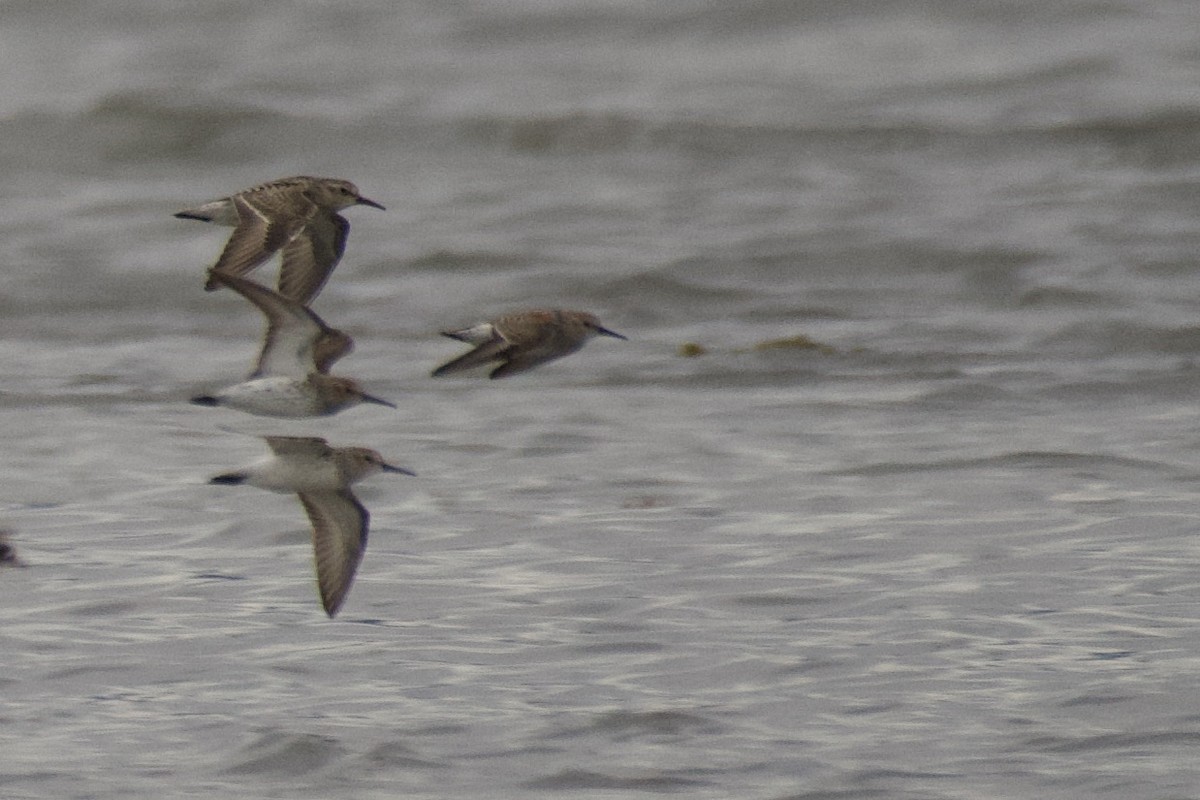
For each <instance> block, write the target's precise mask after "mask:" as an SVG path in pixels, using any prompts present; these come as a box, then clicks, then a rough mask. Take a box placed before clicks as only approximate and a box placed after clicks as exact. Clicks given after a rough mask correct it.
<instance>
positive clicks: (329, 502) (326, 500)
mask: <svg viewBox="0 0 1200 800" xmlns="http://www.w3.org/2000/svg"><path fill="white" fill-rule="evenodd" d="M263 440H264V441H266V443H267V447H268V448H270V450H271V455H270V457H268V458H267V459H265V460H263V461H260V462H257V463H255V464H251V465H250V466H248V467H245V468H244V469H241V470H238V471H237V472H227V473H224V474H222V475H217V476H215V477H213V478H211V479H210V480H209V483H213V484H224V485H239V484H247V485H249V486H257V487H259V488H261V489H267V490H269V491H272V492H280V493H284V494H292V493H295V494H297V495H298V496H299V497H300V503H301V504H302V505H303V506H304V511H305V513H306V514H307V515H308V519H309V522H311V523H312V542H313V557H314V560H315V562H316V572H317V590H318V592H319V594H320V595H321V605H322V607H324V609H325V613H326V614H328V615H329V616H330V617H333V616H334V615H336V614H337V612H338V609H340V608H341V606H342V603H343V602H344V601H345V599H346V595H347V594H348V593H349V592H350V586H351V584H353V583H354V575H355V573H356V572H357V571H358V565H359V563H360V562H361V561H362V556H363V552H364V551H365V550H366V547H367V531H368V528H369V523H370V514H368V513H367V509H366V508H365V507H364V506H363V504H362V503H360V502H359V501H358V498H356V497H355V496H354V493H353V492H352V491H351V490H350V487H351V486H352V485H353V484H355V483H357V482H358V481H360V480H362V479H363V478H366V477H368V476H370V475H374V474H375V473H377V472H396V473H400V474H403V475H412V474H413V473H412V472H410V471H409V470H406V469H404V468H402V467H396V466H392V465H391V464H389V463H387V462H386V461H384V460H383V456H381V455H379V453H378V452H376V451H374V450H370V449H368V448H365V447H330V446H329V444H328V443H327V442H326V441H325V440H324V439H320V438H317V437H309V436H264V437H263Z"/></svg>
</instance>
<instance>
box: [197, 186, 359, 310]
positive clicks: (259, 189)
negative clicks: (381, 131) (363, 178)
mask: <svg viewBox="0 0 1200 800" xmlns="http://www.w3.org/2000/svg"><path fill="white" fill-rule="evenodd" d="M354 205H359V206H371V207H372V208H379V209H382V208H383V206H381V205H380V204H379V203H376V202H375V201H374V200H368V199H367V198H365V197H363V196H362V195H361V194H359V193H358V187H357V186H355V185H354V184H353V183H350V181H343V180H339V179H337V178H310V177H307V176H299V177H295V178H283V179H281V180H277V181H271V182H270V183H264V184H262V185H261V186H255V187H253V188H250V189H246V190H245V191H241V192H238V193H237V194H234V195H230V196H229V197H222V198H221V199H220V200H213V201H212V202H210V203H205V204H204V205H201V206H197V207H196V208H190V209H187V210H185V211H180V212H179V213H178V214H176V215H175V216H176V217H179V218H180V219H198V220H201V221H202V222H211V223H213V224H214V225H230V226H233V228H234V230H233V235H232V236H230V237H229V242H228V243H227V244H226V245H225V249H224V250H223V251H222V252H221V256H220V258H218V259H217V263H216V264H215V265H213V267H212V270H211V271H210V276H209V280H208V283H207V284H205V286H204V288H205V289H208V290H209V291H211V290H213V289H216V288H218V287H219V286H220V283H219V282H217V281H215V280H213V278H212V276H211V273H212V272H218V273H224V274H227V275H245V274H246V273H247V272H249V271H250V270H252V269H254V268H255V267H257V266H258V265H259V264H262V263H263V262H265V261H266V260H267V259H269V258H270V257H271V256H272V255H274V254H275V252H276V251H278V250H282V251H283V257H282V265H281V266H280V268H279V293H280V294H282V295H283V296H284V297H289V298H291V299H292V300H295V301H296V302H298V303H308V302H309V301H311V300H312V299H313V298H314V297H316V296H317V293H318V292H319V291H321V287H322V286H324V285H325V281H326V280H327V279H328V278H329V273H331V272H332V271H333V268H334V267H336V266H337V263H338V261H339V260H341V257H342V253H343V252H345V250H346V236H347V235H348V234H349V233H350V223H349V222H347V221H346V218H345V217H343V216H341V215H340V214H338V213H337V212H338V211H340V210H341V209H343V208H348V207H349V206H354Z"/></svg>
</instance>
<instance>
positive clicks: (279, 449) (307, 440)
mask: <svg viewBox="0 0 1200 800" xmlns="http://www.w3.org/2000/svg"><path fill="white" fill-rule="evenodd" d="M263 441H265V442H266V443H267V447H269V448H270V449H271V452H272V453H274V454H275V455H277V456H281V457H286V456H309V457H313V458H330V457H332V454H333V448H332V447H330V446H329V444H328V443H327V442H326V441H325V440H324V439H322V438H320V437H319V436H264V437H263Z"/></svg>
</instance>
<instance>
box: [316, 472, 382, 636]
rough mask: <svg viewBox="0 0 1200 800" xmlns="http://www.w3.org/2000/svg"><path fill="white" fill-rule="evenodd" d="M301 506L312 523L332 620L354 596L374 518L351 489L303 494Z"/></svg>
mask: <svg viewBox="0 0 1200 800" xmlns="http://www.w3.org/2000/svg"><path fill="white" fill-rule="evenodd" d="M300 502H301V503H302V504H303V505H304V511H305V512H306V513H307V514H308V518H309V521H311V522H312V541H313V556H314V558H315V560H316V565H317V588H318V590H319V591H320V593H321V605H323V606H324V607H325V613H326V614H328V615H329V616H330V617H332V616H334V615H335V614H337V612H338V609H339V608H341V606H342V602H343V601H344V600H345V599H346V595H347V594H348V593H349V592H350V585H351V584H352V583H353V582H354V573H355V572H356V571H357V570H358V564H359V562H360V561H362V554H363V551H364V550H365V549H366V547H367V529H368V524H369V521H370V515H369V514H368V513H367V509H366V508H365V507H363V504H362V503H360V502H358V498H356V497H355V496H354V494H353V493H352V492H351V491H350V490H349V489H342V490H340V491H324V492H300Z"/></svg>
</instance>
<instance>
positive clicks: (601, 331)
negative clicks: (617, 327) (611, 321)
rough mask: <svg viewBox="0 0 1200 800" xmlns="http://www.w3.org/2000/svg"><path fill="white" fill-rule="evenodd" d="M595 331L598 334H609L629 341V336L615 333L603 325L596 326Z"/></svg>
mask: <svg viewBox="0 0 1200 800" xmlns="http://www.w3.org/2000/svg"><path fill="white" fill-rule="evenodd" d="M596 333H598V334H600V335H601V336H611V337H612V338H614V339H621V340H623V341H626V342H628V341H629V337H627V336H622V335H621V334H619V333H617V332H616V331H610V330H609V329H608V328H605V327H604V326H603V325H597V326H596Z"/></svg>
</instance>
